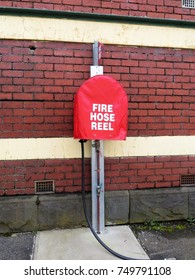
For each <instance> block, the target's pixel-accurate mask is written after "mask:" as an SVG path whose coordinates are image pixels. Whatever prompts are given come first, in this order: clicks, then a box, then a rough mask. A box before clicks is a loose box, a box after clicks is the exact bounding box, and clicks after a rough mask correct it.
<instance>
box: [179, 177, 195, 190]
mask: <svg viewBox="0 0 195 280" xmlns="http://www.w3.org/2000/svg"><path fill="white" fill-rule="evenodd" d="M181 186H182V187H184V186H195V175H181Z"/></svg>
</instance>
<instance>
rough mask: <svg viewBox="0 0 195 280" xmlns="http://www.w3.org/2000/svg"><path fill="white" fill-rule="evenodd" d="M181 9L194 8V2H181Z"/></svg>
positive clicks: (194, 0) (192, 0)
mask: <svg viewBox="0 0 195 280" xmlns="http://www.w3.org/2000/svg"><path fill="white" fill-rule="evenodd" d="M182 7H183V8H195V0H182Z"/></svg>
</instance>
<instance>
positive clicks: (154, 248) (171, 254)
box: [131, 220, 195, 260]
mask: <svg viewBox="0 0 195 280" xmlns="http://www.w3.org/2000/svg"><path fill="white" fill-rule="evenodd" d="M131 230H132V231H133V232H134V234H135V236H136V237H137V239H138V241H139V242H140V244H141V245H142V247H143V249H144V250H145V251H146V253H147V254H148V256H149V257H150V259H151V260H163V259H176V260H195V220H193V221H190V222H187V221H178V222H166V223H155V222H153V223H150V224H149V223H148V224H136V225H133V226H131Z"/></svg>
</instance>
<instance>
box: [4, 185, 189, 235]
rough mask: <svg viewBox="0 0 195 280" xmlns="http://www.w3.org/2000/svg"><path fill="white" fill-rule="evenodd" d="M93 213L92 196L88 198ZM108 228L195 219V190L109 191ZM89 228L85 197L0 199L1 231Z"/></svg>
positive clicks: (183, 188) (59, 196)
mask: <svg viewBox="0 0 195 280" xmlns="http://www.w3.org/2000/svg"><path fill="white" fill-rule="evenodd" d="M86 200H87V207H88V210H89V213H90V207H91V197H90V194H87V196H86ZM105 215H106V225H118V224H131V223H142V222H146V221H172V220H182V219H187V218H189V219H192V218H195V187H182V188H174V189H173V188H161V189H148V190H130V191H107V192H106V194H105ZM81 226H86V221H85V217H84V213H83V207H82V197H81V194H67V195H64V194H63V195H56V194H54V195H39V196H38V195H34V196H17V197H1V198H0V232H1V233H7V232H23V231H37V230H48V229H54V228H73V227H81Z"/></svg>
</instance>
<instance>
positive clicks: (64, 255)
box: [33, 226, 149, 260]
mask: <svg viewBox="0 0 195 280" xmlns="http://www.w3.org/2000/svg"><path fill="white" fill-rule="evenodd" d="M99 237H100V238H101V239H102V241H103V242H104V243H106V245H107V246H109V247H110V248H111V249H112V250H114V251H116V252H117V253H119V254H121V255H124V256H127V257H130V258H135V259H149V257H148V255H147V254H146V253H145V251H144V250H143V248H142V247H141V245H140V244H139V242H138V241H137V239H136V238H135V236H134V234H133V232H132V231H131V229H130V228H129V226H110V227H106V230H105V232H104V233H101V234H100V235H99ZM33 259H34V260H114V259H118V258H117V257H115V256H113V255H112V254H111V253H109V252H108V251H107V250H105V249H104V248H103V247H102V246H101V245H100V244H99V242H98V241H97V240H96V239H95V237H94V236H93V234H92V233H91V231H90V229H89V228H78V229H64V230H50V231H40V232H38V233H37V235H36V239H35V246H34V254H33Z"/></svg>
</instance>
